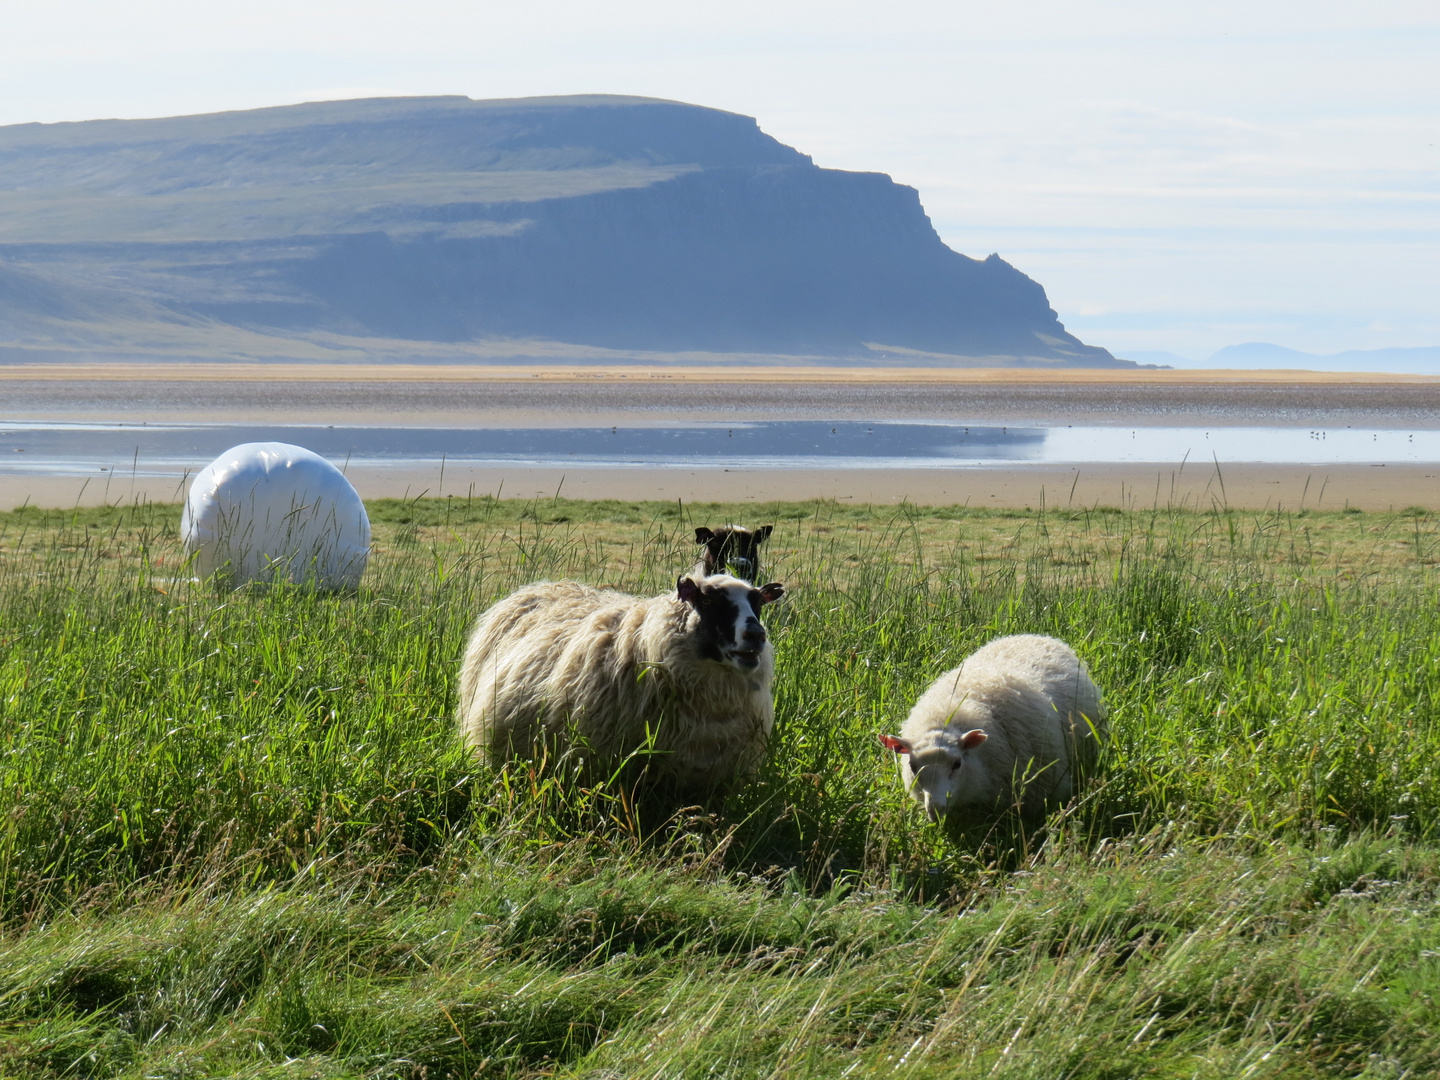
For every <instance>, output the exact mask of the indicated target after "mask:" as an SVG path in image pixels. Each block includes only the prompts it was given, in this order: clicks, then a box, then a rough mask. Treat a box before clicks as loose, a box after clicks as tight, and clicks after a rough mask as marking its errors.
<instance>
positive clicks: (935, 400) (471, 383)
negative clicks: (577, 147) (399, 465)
mask: <svg viewBox="0 0 1440 1080" xmlns="http://www.w3.org/2000/svg"><path fill="white" fill-rule="evenodd" d="M807 418H816V419H827V420H845V419H857V420H905V419H913V418H929V419H944V420H951V421H957V422H961V423H970V424H981V425H984V424H1014V425H1017V426H1018V425H1027V424H1029V425H1052V424H1077V425H1078V424H1117V425H1120V424H1133V425H1145V426H1156V425H1172V426H1206V427H1209V426H1226V425H1231V426H1233V425H1253V426H1292V427H1316V428H1326V427H1344V426H1353V427H1370V428H1406V427H1411V428H1415V429H1428V430H1435V429H1440V377H1437V376H1379V375H1353V376H1351V375H1337V374H1335V373H1307V372H1293V371H1284V372H1275V371H1265V372H1253V371H1252V372H1206V371H1200V372H1194V371H1141V370H1133V371H1089V370H1085V371H1035V370H1025V369H958V370H937V369H932V368H905V369H894V368H891V369H852V368H826V369H820V368H791V369H783V370H782V369H774V368H755V369H748V368H704V369H687V370H678V371H677V370H666V371H663V372H656V371H654V370H653V369H643V368H642V369H633V370H625V371H622V370H620V369H603V370H589V369H560V368H544V369H538V368H488V367H474V366H466V367H461V366H452V367H444V366H439V365H414V366H403V367H402V366H398V365H375V366H368V367H343V368H337V367H335V366H328V367H327V366H324V365H266V364H244V365H242V364H237V365H233V366H227V365H218V364H209V365H190V366H184V365H173V366H167V365H118V364H112V365H95V364H75V365H43V366H42V365H0V419H6V420H93V421H110V422H127V423H128V422H138V421H141V420H148V421H152V422H154V421H169V422H182V421H190V422H209V423H218V422H229V423H255V422H269V423H276V424H286V423H298V424H305V423H318V424H328V423H333V424H350V425H399V426H412V427H468V426H495V427H529V426H536V427H543V426H580V425H582V424H585V425H588V424H597V425H603V426H610V425H613V424H627V425H636V424H652V425H664V424H669V423H674V422H677V421H684V420H693V421H707V420H708V421H715V420H728V421H747V420H754V421H760V420H787V419H807Z"/></svg>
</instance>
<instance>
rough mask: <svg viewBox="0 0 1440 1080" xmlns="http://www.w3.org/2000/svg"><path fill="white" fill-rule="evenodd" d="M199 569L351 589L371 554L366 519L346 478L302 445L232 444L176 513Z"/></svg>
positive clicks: (235, 577)
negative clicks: (179, 513)
mask: <svg viewBox="0 0 1440 1080" xmlns="http://www.w3.org/2000/svg"><path fill="white" fill-rule="evenodd" d="M180 536H181V539H182V540H183V541H184V544H185V551H186V553H187V554H192V555H193V556H194V566H195V569H196V572H197V573H198V574H199V575H200V576H201V577H202V578H207V577H209V576H211V575H212V574H214V573H216V572H217V571H220V572H223V573H224V574H225V575H226V576H227V577H228V580H229V581H230V582H231V583H232V584H236V585H240V584H243V583H245V582H247V581H265V582H273V581H292V582H297V583H299V582H313V583H314V584H316V585H318V586H320V587H321V588H327V589H353V588H354V587H355V586H357V585H358V584H359V583H360V575H361V574H363V573H364V572H365V561H366V559H367V558H368V556H369V554H370V518H369V517H368V516H367V515H366V513H365V504H364V503H362V502H361V501H360V496H359V495H358V494H357V493H356V491H355V488H354V487H352V486H351V484H350V481H349V480H347V479H345V477H344V475H343V474H342V473H341V472H340V470H339V469H337V468H335V466H334V465H332V464H330V462H328V461H326V460H325V459H324V458H322V457H320V456H319V455H318V454H315V453H312V452H311V451H309V450H306V449H305V448H304V447H303V446H292V445H290V444H289V443H279V442H259V443H242V444H241V445H240V446H232V447H231V448H230V449H229V450H226V451H225V452H224V453H223V454H221V455H220V456H219V457H217V458H216V459H215V460H214V461H212V462H211V463H210V464H209V465H207V466H205V468H204V469H202V470H200V472H199V474H198V475H197V476H196V477H195V480H194V482H193V483H191V485H190V492H189V494H188V495H187V497H186V499H185V510H184V512H183V513H182V515H181V517H180Z"/></svg>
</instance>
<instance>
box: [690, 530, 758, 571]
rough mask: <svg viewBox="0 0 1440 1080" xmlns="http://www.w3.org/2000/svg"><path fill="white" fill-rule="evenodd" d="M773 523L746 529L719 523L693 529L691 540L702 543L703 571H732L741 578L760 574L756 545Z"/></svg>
mask: <svg viewBox="0 0 1440 1080" xmlns="http://www.w3.org/2000/svg"><path fill="white" fill-rule="evenodd" d="M774 528H775V526H773V525H761V526H760V527H759V528H758V529H753V530H752V529H746V528H744V527H742V526H740V525H723V526H721V527H720V528H718V529H714V530H711V529H706V528H703V527H702V528H699V529H696V530H695V542H696V543H697V544H704V545H705V554H704V556H703V561H702V563H701V565H702V566H704V567H705V572H706V573H707V574H734V575H735V576H736V577H737V578H740V579H741V580H743V581H754V580H755V579H756V578H758V577H759V576H760V545H761V544H763V543H764V542H765V541H766V540H767V539H769V537H770V533H771V531H772V530H773V529H774Z"/></svg>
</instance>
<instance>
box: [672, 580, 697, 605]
mask: <svg viewBox="0 0 1440 1080" xmlns="http://www.w3.org/2000/svg"><path fill="white" fill-rule="evenodd" d="M675 595H676V596H678V597H679V598H680V599H681V600H683V601H684V602H685V603H687V604H693V603H695V601H696V600H697V599H699V597H700V586H699V585H696V584H695V582H694V581H692V580H691V579H690V578H688V577H682V578H677V579H676V580H675Z"/></svg>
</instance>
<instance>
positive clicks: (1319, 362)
mask: <svg viewBox="0 0 1440 1080" xmlns="http://www.w3.org/2000/svg"><path fill="white" fill-rule="evenodd" d="M1125 356H1126V357H1127V358H1128V359H1131V360H1136V361H1139V362H1140V363H1146V364H1166V365H1170V366H1172V367H1177V368H1241V369H1252V368H1281V369H1285V368H1290V369H1298V370H1305V371H1373V372H1383V373H1386V374H1392V375H1440V346H1430V347H1425V348H1417V349H1350V350H1348V351H1347V352H1338V353H1310V352H1301V351H1300V350H1298V349H1287V348H1285V347H1284V346H1283V345H1271V344H1269V343H1267V342H1263V341H1251V342H1247V343H1246V344H1244V345H1227V346H1226V347H1225V348H1223V349H1220V350H1219V351H1218V352H1215V353H1213V354H1212V355H1211V356H1210V357H1209V358H1208V359H1205V360H1189V359H1187V358H1185V357H1183V356H1177V355H1176V354H1175V353H1168V352H1137V351H1127V352H1126V353H1125Z"/></svg>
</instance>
